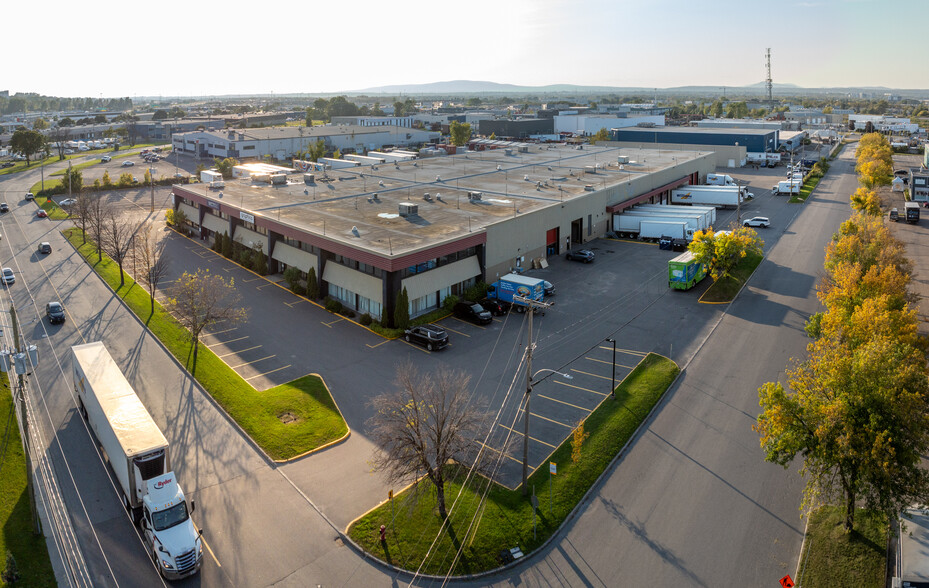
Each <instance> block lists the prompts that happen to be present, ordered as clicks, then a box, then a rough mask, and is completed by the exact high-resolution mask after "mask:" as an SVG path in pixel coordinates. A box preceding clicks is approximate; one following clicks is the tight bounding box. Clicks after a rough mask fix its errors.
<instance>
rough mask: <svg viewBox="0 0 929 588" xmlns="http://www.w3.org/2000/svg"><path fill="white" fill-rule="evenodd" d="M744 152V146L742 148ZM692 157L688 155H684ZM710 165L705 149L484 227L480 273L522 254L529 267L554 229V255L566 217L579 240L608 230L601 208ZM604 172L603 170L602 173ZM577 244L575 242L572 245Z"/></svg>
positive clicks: (495, 270)
mask: <svg viewBox="0 0 929 588" xmlns="http://www.w3.org/2000/svg"><path fill="white" fill-rule="evenodd" d="M742 150H743V152H744V147H743V148H742ZM687 155H688V157H690V158H693V157H694V155H695V154H694V153H693V152H690V153H688V154H687ZM715 168H716V155H715V154H713V153H705V154H703V155H699V156H697V157H696V158H695V159H690V160H689V161H685V162H683V163H681V164H678V165H677V166H674V167H669V168H666V169H663V170H658V171H651V172H650V173H647V174H637V175H632V176H630V179H629V180H626V181H623V182H620V183H619V184H616V185H613V186H610V187H607V188H605V189H599V190H594V191H592V192H589V193H587V194H586V195H584V196H581V197H578V198H574V199H573V200H569V201H567V202H564V203H553V204H552V205H551V206H548V207H546V208H542V209H539V210H537V211H534V212H532V213H530V214H517V215H516V216H515V217H512V218H510V219H507V220H504V221H501V222H498V223H496V224H493V225H490V226H488V227H487V229H486V230H487V245H486V251H485V253H486V256H485V266H486V267H485V273H486V279H487V281H488V282H493V281H495V280H496V278H498V277H499V276H502V275H503V274H506V273H508V272H509V271H510V268H512V267H515V266H516V258H517V257H524V260H523V262H522V267H524V268H529V267H531V263H532V260H533V259H535V258H538V257H545V248H546V243H545V241H546V234H547V232H548V230H549V229H553V228H556V227H558V228H559V237H560V243H559V244H558V252H559V254H562V253H564V251H565V243H566V239H568V238H570V237H571V221H573V220H576V219H582V223H583V230H582V240H583V242H584V243H586V242H587V241H591V240H593V239H596V238H598V237H602V236H603V234H604V233H605V232H607V231H609V230H610V222H611V215H610V214H608V213H607V212H606V207H607V206H610V205H613V204H617V203H619V202H622V201H624V200H628V199H630V198H634V197H636V196H639V195H641V194H645V193H647V192H650V191H652V190H654V189H656V188H659V187H661V186H663V185H665V184H668V183H670V182H673V181H675V180H678V179H680V178H682V177H685V176H688V175H690V174H692V173H694V172H697V173H698V174H699V175H700V177H701V178H704V177H706V174H708V173H712V172H713V171H714V169H715ZM604 175H605V174H604ZM597 177H598V176H597V175H590V176H587V178H589V180H590V181H589V183H590V184H591V185H593V186H596V185H597V182H596V178H597ZM588 215H590V224H591V226H592V229H591V230H590V234H589V235H588V230H587V226H588V221H587V217H588ZM574 247H577V245H574Z"/></svg>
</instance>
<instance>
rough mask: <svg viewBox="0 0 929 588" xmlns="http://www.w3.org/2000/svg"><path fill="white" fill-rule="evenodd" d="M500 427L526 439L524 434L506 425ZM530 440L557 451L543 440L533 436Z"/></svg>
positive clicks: (530, 436)
mask: <svg viewBox="0 0 929 588" xmlns="http://www.w3.org/2000/svg"><path fill="white" fill-rule="evenodd" d="M500 426H501V427H503V428H504V429H506V430H507V431H509V432H511V433H516V434H517V435H519V436H520V437H524V435H523V434H522V433H520V432H519V431H517V430H516V429H511V428H510V427H508V426H506V425H504V424H501V425H500ZM529 439H530V440H532V441H536V442H538V443H541V444H542V445H547V446H549V447H551V448H552V449H555V446H554V445H552V444H551V443H546V442H545V441H542V440H541V439H536V438H535V437H533V436H532V435H529Z"/></svg>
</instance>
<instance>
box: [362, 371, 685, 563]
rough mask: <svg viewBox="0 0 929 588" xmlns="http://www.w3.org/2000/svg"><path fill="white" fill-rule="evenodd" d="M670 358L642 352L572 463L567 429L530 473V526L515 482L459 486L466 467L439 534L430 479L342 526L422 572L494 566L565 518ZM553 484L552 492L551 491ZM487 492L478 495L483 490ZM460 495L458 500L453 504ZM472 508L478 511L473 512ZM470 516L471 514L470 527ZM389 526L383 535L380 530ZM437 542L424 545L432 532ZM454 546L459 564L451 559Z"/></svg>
mask: <svg viewBox="0 0 929 588" xmlns="http://www.w3.org/2000/svg"><path fill="white" fill-rule="evenodd" d="M679 371H680V370H679V368H678V367H677V365H676V364H675V363H674V362H672V361H671V360H669V359H667V358H665V357H661V356H659V355H655V354H649V355H647V356H646V357H645V358H644V359H643V360H642V361H641V362H640V363H639V365H638V366H636V368H635V369H634V370H633V371H632V372H631V373H630V374H629V375H628V376H627V377H626V378H625V379H624V380H623V381H622V382H621V383H620V384H619V386H617V387H616V399H615V400H613V399H612V398H606V399H604V400H603V402H602V403H601V404H600V406H599V407H597V408H596V409H595V410H594V411H593V412H592V413H591V414H590V415H589V416H588V417H587V419H586V420H585V421H584V432H585V433H587V434H589V435H590V436H589V437H588V438H587V440H586V441H585V442H584V444H583V446H582V449H581V454H580V458H579V460H578V462H577V463H574V462H573V461H572V459H571V453H572V436H569V437H568V438H567V439H566V440H565V441H564V442H563V443H562V444H561V445H560V446H559V447H558V448H557V449H555V451H554V452H553V453H552V455H551V457H550V459H549V460H547V461H552V462H555V463H556V464H558V466H557V467H558V473H557V475H555V476H550V475H549V473H548V464H547V463H545V464H543V466H542V467H540V468H539V469H537V470H536V471H535V472H534V473H533V474H532V475H531V476H530V477H529V480H528V485H529V487H530V488H534V489H535V494H536V496H537V497H538V500H539V508H538V510H537V512H536V526H537V528H536V531H535V533H534V532H533V525H532V523H533V516H532V507H531V505H530V501H529V498H527V497H525V496H523V495H522V491H521V489H516V490H510V489H508V488H504V487H503V486H500V485H498V484H494V483H491V482H489V481H488V480H486V479H484V478H481V479H478V480H471V482H470V483H469V484H468V485H467V486H466V487H463V486H462V481H463V480H464V473H465V471H464V468H459V469H458V470H457V472H456V473H457V475H456V476H454V479H453V481H452V482H450V483H449V484H448V485H447V487H446V497H447V501H448V502H447V504H448V507H449V522H450V524H449V525H448V526H446V528H445V529H444V530H442V531H441V533H440V527H441V521H440V519H439V517H438V515H437V513H436V511H435V508H436V507H435V492H434V491H432V487H431V485H430V483H429V482H427V481H421V482H420V484H426V485H428V486H426V487H425V490H426V491H425V492H423V493H421V494H420V496H421V498H420V500H418V501H416V500H415V499H414V497H413V493H412V492H410V491H409V490H406V491H403V492H401V493H399V494H398V495H397V496H395V498H394V503H395V504H393V505H391V504H390V502H387V503H384V504H382V505H381V506H379V507H377V508H376V509H374V510H372V511H370V512H368V513H366V514H365V515H364V516H362V517H361V518H359V519H358V520H357V521H355V522H354V523H353V524H352V525H351V526H350V528H349V529H348V534H349V536H351V538H352V539H353V540H354V541H355V542H356V543H358V544H359V545H361V546H362V547H363V548H364V549H365V550H366V551H368V552H370V553H371V554H373V555H374V556H376V557H378V558H380V559H382V560H384V561H386V562H388V563H390V564H392V565H395V566H398V567H401V568H405V569H409V570H416V569H417V568H419V566H420V564H422V568H421V571H422V572H423V573H426V574H442V575H444V574H446V573H448V572H449V570H450V569H451V573H452V574H453V575H462V574H473V573H477V572H481V571H486V570H490V569H493V568H495V567H498V566H499V565H500V561H499V560H498V554H499V553H500V551H501V550H509V549H510V548H512V547H517V546H518V547H519V548H520V549H522V551H523V553H529V552H531V551H532V550H534V549H536V548H538V547H539V546H540V545H542V544H543V543H544V542H545V541H546V540H547V539H548V538H549V537H550V536H551V535H552V534H553V533H555V532H556V531H557V530H558V528H559V527H560V526H561V525H562V524H563V523H564V522H565V520H566V519H567V517H568V515H570V513H571V511H572V510H573V509H574V507H575V506H577V504H578V503H579V502H580V501H581V499H582V498H583V497H584V495H585V494H586V493H587V491H588V490H589V489H590V487H591V486H592V485H593V484H594V483H595V482H596V481H597V480H598V479H599V478H600V476H601V475H602V474H603V472H604V471H605V470H606V469H607V468H608V467H609V465H610V463H612V461H613V459H614V458H615V456H616V455H617V454H618V453H619V452H620V451H621V450H622V448H623V447H624V446H625V445H626V443H627V442H628V440H629V439H630V438H631V437H632V435H633V434H634V433H635V431H636V430H637V429H638V427H639V425H641V424H642V422H643V420H644V419H645V418H646V417H647V416H648V414H649V412H650V411H651V410H652V408H653V407H654V406H655V405H656V404H657V403H658V401H659V400H660V399H661V397H662V395H663V394H664V393H665V391H666V390H667V389H668V386H670V385H671V382H673V381H674V378H675V377H676V376H677V374H678V372H679ZM549 483H551V491H550V490H549ZM485 490H486V491H487V495H486V499H485V500H484V501H483V502H482V500H481V499H482V496H483V493H484V492H485ZM459 493H460V494H461V496H460V497H459V498H458V504H457V505H455V506H454V507H452V504H453V502H454V501H455V500H456V497H458V496H459ZM476 513H477V516H475V514H476ZM472 521H475V522H474V524H473V526H472ZM381 525H386V526H387V529H388V531H387V540H386V541H385V542H383V543H382V542H381V541H380V540H379V536H378V530H379V529H380V526H381ZM437 536H438V540H437V541H436V543H435V546H434V547H432V548H431V549H430V546H431V545H432V542H433V539H435V538H436V537H437ZM459 550H460V556H458V559H457V563H454V564H453V561H454V560H455V558H456V554H457V553H458V552H459Z"/></svg>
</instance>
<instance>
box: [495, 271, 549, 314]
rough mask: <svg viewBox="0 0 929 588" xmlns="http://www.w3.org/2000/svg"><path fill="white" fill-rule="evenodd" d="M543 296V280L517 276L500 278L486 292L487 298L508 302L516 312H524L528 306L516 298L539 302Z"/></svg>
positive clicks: (509, 275) (510, 275)
mask: <svg viewBox="0 0 929 588" xmlns="http://www.w3.org/2000/svg"><path fill="white" fill-rule="evenodd" d="M544 296H545V280H543V279H540V278H531V277H529V276H521V275H519V274H506V275H505V276H501V277H500V279H499V280H497V281H496V282H494V283H493V284H491V285H490V288H489V289H488V290H487V297H488V298H495V299H497V300H501V301H503V302H509V303H510V304H512V305H513V307H514V308H515V309H516V311H517V312H526V307H527V306H528V304H527V303H526V302H525V301H523V300H518V299H516V298H528V299H529V300H535V301H538V302H541V301H542V298H543V297H544Z"/></svg>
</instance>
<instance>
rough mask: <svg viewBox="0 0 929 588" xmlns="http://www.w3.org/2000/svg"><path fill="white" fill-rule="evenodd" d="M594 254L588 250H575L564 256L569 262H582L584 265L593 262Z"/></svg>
mask: <svg viewBox="0 0 929 588" xmlns="http://www.w3.org/2000/svg"><path fill="white" fill-rule="evenodd" d="M594 257H595V255H594V252H593V251H591V250H590V249H575V250H574V251H568V252H567V253H566V254H565V259H567V260H570V261H583V262H584V263H590V262H591V261H593V260H594Z"/></svg>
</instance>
